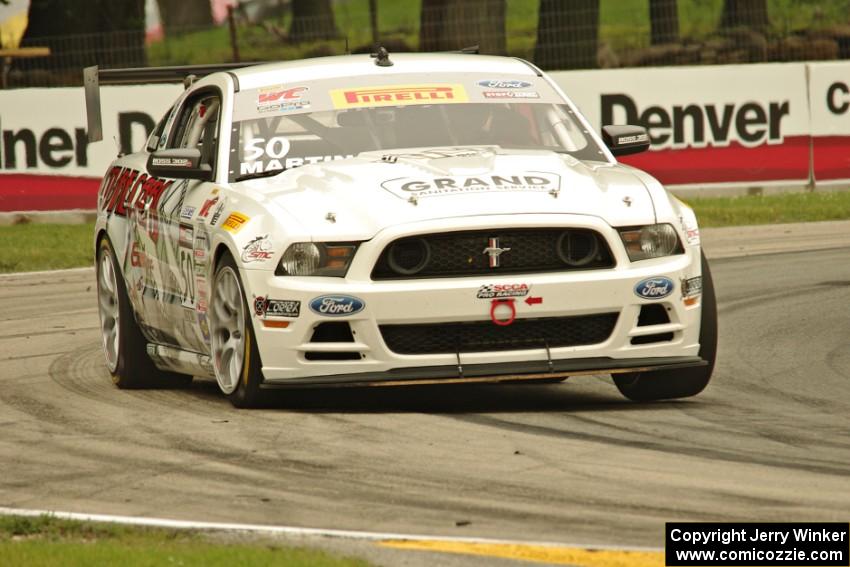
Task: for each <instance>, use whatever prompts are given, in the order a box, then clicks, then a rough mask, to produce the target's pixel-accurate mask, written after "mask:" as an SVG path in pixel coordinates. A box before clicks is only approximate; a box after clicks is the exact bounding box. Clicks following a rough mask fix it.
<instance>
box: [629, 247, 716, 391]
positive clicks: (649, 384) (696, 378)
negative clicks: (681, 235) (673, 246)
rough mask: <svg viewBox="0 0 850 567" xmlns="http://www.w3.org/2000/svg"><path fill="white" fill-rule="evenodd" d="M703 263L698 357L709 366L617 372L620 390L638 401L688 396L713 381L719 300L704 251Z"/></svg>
mask: <svg viewBox="0 0 850 567" xmlns="http://www.w3.org/2000/svg"><path fill="white" fill-rule="evenodd" d="M700 257H701V264H702V313H701V316H700V331H699V345H700V347H699V356H700V358H702V359H703V360H705V361H706V362H708V365H707V366H696V367H693V368H685V369H682V370H656V371H653V372H636V373H626V374H614V376H613V377H614V383H615V384H616V385H617V389H619V390H620V393H621V394H623V395H624V396H625V397H627V398H628V399H630V400H632V401H635V402H650V401H655V400H669V399H675V398H688V397H690V396H695V395H697V394H699V393H700V392H702V391H703V390H704V389H705V387H706V386H708V383H709V381H710V380H711V374H712V372H713V371H714V363H715V360H716V358H717V299H716V297H715V295H714V282H713V281H712V279H711V270H710V269H709V267H708V260H707V259H706V257H705V254H701V256H700Z"/></svg>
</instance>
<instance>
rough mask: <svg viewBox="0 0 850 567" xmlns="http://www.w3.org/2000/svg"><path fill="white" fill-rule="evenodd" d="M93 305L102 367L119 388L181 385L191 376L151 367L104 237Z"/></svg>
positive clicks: (111, 253) (112, 254)
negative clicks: (104, 357)
mask: <svg viewBox="0 0 850 567" xmlns="http://www.w3.org/2000/svg"><path fill="white" fill-rule="evenodd" d="M97 305H98V314H99V315H100V330H101V336H102V338H103V352H104V355H105V356H106V367H107V369H108V370H109V373H110V374H111V375H112V382H113V383H114V384H115V385H116V386H118V387H119V388H121V389H137V388H155V387H162V386H183V385H186V384H187V383H189V382H191V381H192V377H191V376H186V375H183V374H175V373H173V372H163V371H161V370H159V369H158V368H157V367H156V366H154V363H153V361H152V360H151V359H150V357H149V356H148V353H147V340H146V339H145V337H144V335H142V332H141V330H140V329H139V325H138V324H137V323H136V316H135V314H134V313H133V307H132V306H131V305H130V299H129V298H128V297H127V287H126V286H125V284H124V276H123V274H122V273H121V269H120V268H119V266H118V260H117V258H116V257H115V251H114V250H113V249H112V243H111V242H110V240H109V237H108V236H104V237H103V238H102V239H101V240H100V243H99V244H98V248H97Z"/></svg>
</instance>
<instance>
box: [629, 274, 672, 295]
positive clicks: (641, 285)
mask: <svg viewBox="0 0 850 567" xmlns="http://www.w3.org/2000/svg"><path fill="white" fill-rule="evenodd" d="M674 288H675V284H674V283H673V280H671V279H670V278H668V277H665V276H657V277H654V278H646V279H645V280H641V281H639V282H638V283H637V285H636V286H635V295H637V296H638V297H640V298H642V299H661V298H662V297H667V296H668V295H670V294H671V293H673V289H674Z"/></svg>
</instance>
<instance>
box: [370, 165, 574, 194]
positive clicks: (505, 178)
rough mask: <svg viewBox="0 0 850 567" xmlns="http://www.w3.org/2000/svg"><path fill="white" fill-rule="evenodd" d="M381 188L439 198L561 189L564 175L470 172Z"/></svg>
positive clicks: (392, 182) (390, 183)
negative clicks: (470, 173) (481, 173)
mask: <svg viewBox="0 0 850 567" xmlns="http://www.w3.org/2000/svg"><path fill="white" fill-rule="evenodd" d="M381 187H383V188H384V189H386V190H387V191H389V192H390V193H392V194H393V195H395V196H397V197H401V198H402V199H404V200H408V199H410V197H411V196H414V197H415V198H417V199H421V198H423V197H439V196H442V195H462V194H468V193H490V192H508V191H511V192H519V193H534V192H543V193H548V192H558V191H560V189H561V177H560V176H559V175H557V174H555V173H546V172H541V171H524V172H517V173H507V174H502V175H469V176H452V177H432V178H412V177H401V178H398V179H390V180H389V181H384V182H383V183H381Z"/></svg>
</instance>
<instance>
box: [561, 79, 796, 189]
mask: <svg viewBox="0 0 850 567" xmlns="http://www.w3.org/2000/svg"><path fill="white" fill-rule="evenodd" d="M551 75H552V76H553V78H554V79H555V81H556V82H557V83H558V84H559V85H560V86H561V87H562V88H563V90H564V91H565V93H566V94H567V96H569V97H570V98H571V99H572V100H573V101H574V102H575V103H576V104H577V105H578V106H579V108H580V109H581V110H582V112H583V113H584V114H585V115H586V116H587V117H588V120H590V122H591V124H592V125H593V127H594V128H597V129H598V128H600V127H601V126H603V125H608V124H639V125H641V126H644V127H646V128H647V130H648V131H649V135H650V139H651V141H652V146H651V149H650V151H649V152H646V153H643V154H638V155H635V156H629V157H626V158H624V159H622V161H623V162H625V163H629V164H632V165H634V166H636V167H639V168H641V169H644V170H646V171H648V172H649V173H651V174H653V175H654V176H655V177H657V178H658V179H659V180H660V181H661V182H662V183H665V184H669V185H710V184H718V183H723V184H730V183H731V184H739V185H753V184H764V183H772V182H792V183H793V182H798V183H800V184H801V185H802V184H804V183H805V182H806V181H808V177H809V148H808V146H809V139H808V136H809V107H808V99H807V93H806V66H805V64H803V63H783V64H758V65H719V66H703V67H658V68H640V69H611V70H599V71H558V72H554V73H551Z"/></svg>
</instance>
